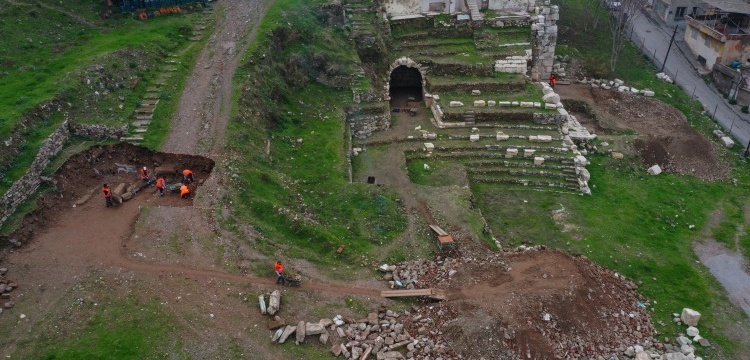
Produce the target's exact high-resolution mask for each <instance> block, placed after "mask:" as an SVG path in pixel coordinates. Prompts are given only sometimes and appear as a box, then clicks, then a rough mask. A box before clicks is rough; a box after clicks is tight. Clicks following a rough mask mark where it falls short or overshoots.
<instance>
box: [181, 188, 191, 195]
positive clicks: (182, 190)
mask: <svg viewBox="0 0 750 360" xmlns="http://www.w3.org/2000/svg"><path fill="white" fill-rule="evenodd" d="M186 194H190V190H188V187H187V185H182V186H180V196H184V195H186Z"/></svg>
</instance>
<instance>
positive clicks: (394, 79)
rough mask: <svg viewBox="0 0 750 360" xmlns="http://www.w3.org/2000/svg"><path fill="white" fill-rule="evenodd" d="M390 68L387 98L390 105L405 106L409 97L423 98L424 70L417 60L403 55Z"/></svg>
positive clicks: (421, 99)
mask: <svg viewBox="0 0 750 360" xmlns="http://www.w3.org/2000/svg"><path fill="white" fill-rule="evenodd" d="M390 70H391V73H390V78H389V81H388V98H389V99H390V103H391V106H392V107H398V108H403V107H407V106H408V102H409V100H410V99H413V100H414V101H423V100H424V93H425V90H424V86H425V83H426V81H425V77H424V71H423V70H422V69H421V67H420V66H419V64H418V63H417V62H415V61H413V60H411V59H409V58H406V57H403V58H400V59H398V60H396V61H395V62H394V63H393V64H392V65H391V69H390Z"/></svg>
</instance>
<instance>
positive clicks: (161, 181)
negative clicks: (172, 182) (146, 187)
mask: <svg viewBox="0 0 750 360" xmlns="http://www.w3.org/2000/svg"><path fill="white" fill-rule="evenodd" d="M164 184H165V182H164V178H163V177H160V178H158V179H156V188H157V189H159V195H161V196H164Z"/></svg>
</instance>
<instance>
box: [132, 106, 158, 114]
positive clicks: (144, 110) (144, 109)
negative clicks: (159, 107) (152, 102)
mask: <svg viewBox="0 0 750 360" xmlns="http://www.w3.org/2000/svg"><path fill="white" fill-rule="evenodd" d="M135 113H136V114H146V115H150V114H153V113H154V108H153V107H142V108H139V109H136V110H135Z"/></svg>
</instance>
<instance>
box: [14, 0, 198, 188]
mask: <svg viewBox="0 0 750 360" xmlns="http://www.w3.org/2000/svg"><path fill="white" fill-rule="evenodd" d="M45 3H47V4H48V5H49V6H51V7H52V9H50V8H49V6H48V7H42V6H37V5H29V4H25V3H22V4H20V5H17V4H3V6H0V34H3V42H2V44H0V64H2V66H0V70H1V71H0V138H5V137H7V136H8V134H10V131H11V130H12V129H13V127H14V126H15V125H16V124H18V122H19V121H20V120H21V118H22V116H24V115H25V114H27V113H28V111H29V110H31V109H32V108H33V107H35V106H36V105H37V104H39V103H41V102H44V101H46V100H50V99H52V98H55V97H58V98H60V99H62V100H63V101H64V102H66V103H69V104H70V105H71V106H70V107H69V108H67V109H66V111H67V112H68V113H69V114H70V116H71V117H72V118H73V119H74V120H75V121H77V122H80V123H104V124H107V125H120V124H123V123H126V122H128V121H129V120H130V118H129V115H130V113H131V112H132V111H133V110H134V109H135V107H136V106H137V105H138V104H139V102H140V98H141V95H142V93H143V92H144V91H145V89H146V87H147V86H148V85H146V84H148V79H150V78H155V77H156V74H157V72H158V66H160V65H161V63H160V59H161V58H162V56H163V54H165V53H166V52H170V51H174V50H175V49H177V48H178V47H179V46H181V45H182V44H183V43H184V42H185V41H186V36H185V35H186V34H187V33H188V32H189V29H190V24H191V21H192V18H194V17H195V16H200V14H196V13H193V14H189V15H180V16H165V17H160V18H156V19H151V20H149V21H138V20H135V19H131V18H118V19H114V20H100V19H99V18H98V11H99V6H98V5H97V4H94V5H92V4H91V2H89V1H83V0H76V1H70V2H66V4H65V7H62V6H60V5H59V4H57V3H54V2H45ZM57 9H62V10H66V11H68V12H70V13H73V14H75V15H76V16H78V17H79V18H81V19H83V20H78V19H74V18H73V17H72V16H71V15H67V14H64V13H62V12H61V11H59V10H57ZM118 51H125V52H128V53H133V54H134V56H133V58H132V59H131V58H127V57H123V54H122V53H117V52H118ZM94 64H95V65H101V66H103V68H104V69H105V70H104V71H103V72H101V73H100V72H99V71H91V70H90V69H89V67H90V66H91V65H94ZM110 74H112V76H111V77H110V78H109V79H107V81H109V82H112V81H116V82H119V83H122V84H123V85H124V86H123V87H122V88H118V89H116V90H112V91H110V90H106V89H103V88H101V87H98V86H97V84H98V80H99V79H98V78H100V77H102V75H110ZM104 77H106V76H104ZM136 77H137V78H139V79H140V83H139V86H138V87H136V89H135V90H131V89H130V87H129V85H130V83H131V81H132V79H131V78H136ZM87 78H88V79H89V80H93V81H92V82H91V83H90V84H89V83H86V81H85V79H87ZM95 91H98V92H99V93H100V95H98V96H96V95H94V92H95ZM120 98H122V100H120ZM120 104H122V105H124V106H123V108H122V109H120V108H119V107H118V106H119V105H120ZM62 120H63V116H62V115H61V114H59V113H57V114H55V115H53V116H52V117H50V118H48V119H43V120H41V121H40V122H38V125H37V126H35V128H34V129H33V130H31V131H27V132H28V133H27V134H25V136H24V138H25V143H23V144H21V154H20V155H19V156H17V157H16V158H15V160H13V163H12V164H8V165H7V167H6V168H5V169H2V170H4V172H5V175H6V176H4V177H0V178H1V179H0V193H4V192H5V191H6V190H7V189H8V188H9V187H10V185H11V184H12V182H13V181H15V180H16V179H18V178H19V177H20V176H21V175H23V174H24V173H25V171H26V169H27V168H28V166H29V165H30V164H31V162H32V161H33V159H34V156H35V155H36V152H37V151H38V149H39V147H40V146H41V144H42V142H43V141H44V140H45V139H46V137H47V136H48V135H49V134H50V133H51V132H52V131H53V130H54V129H56V128H57V126H58V125H59V124H60V123H61V122H62Z"/></svg>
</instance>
